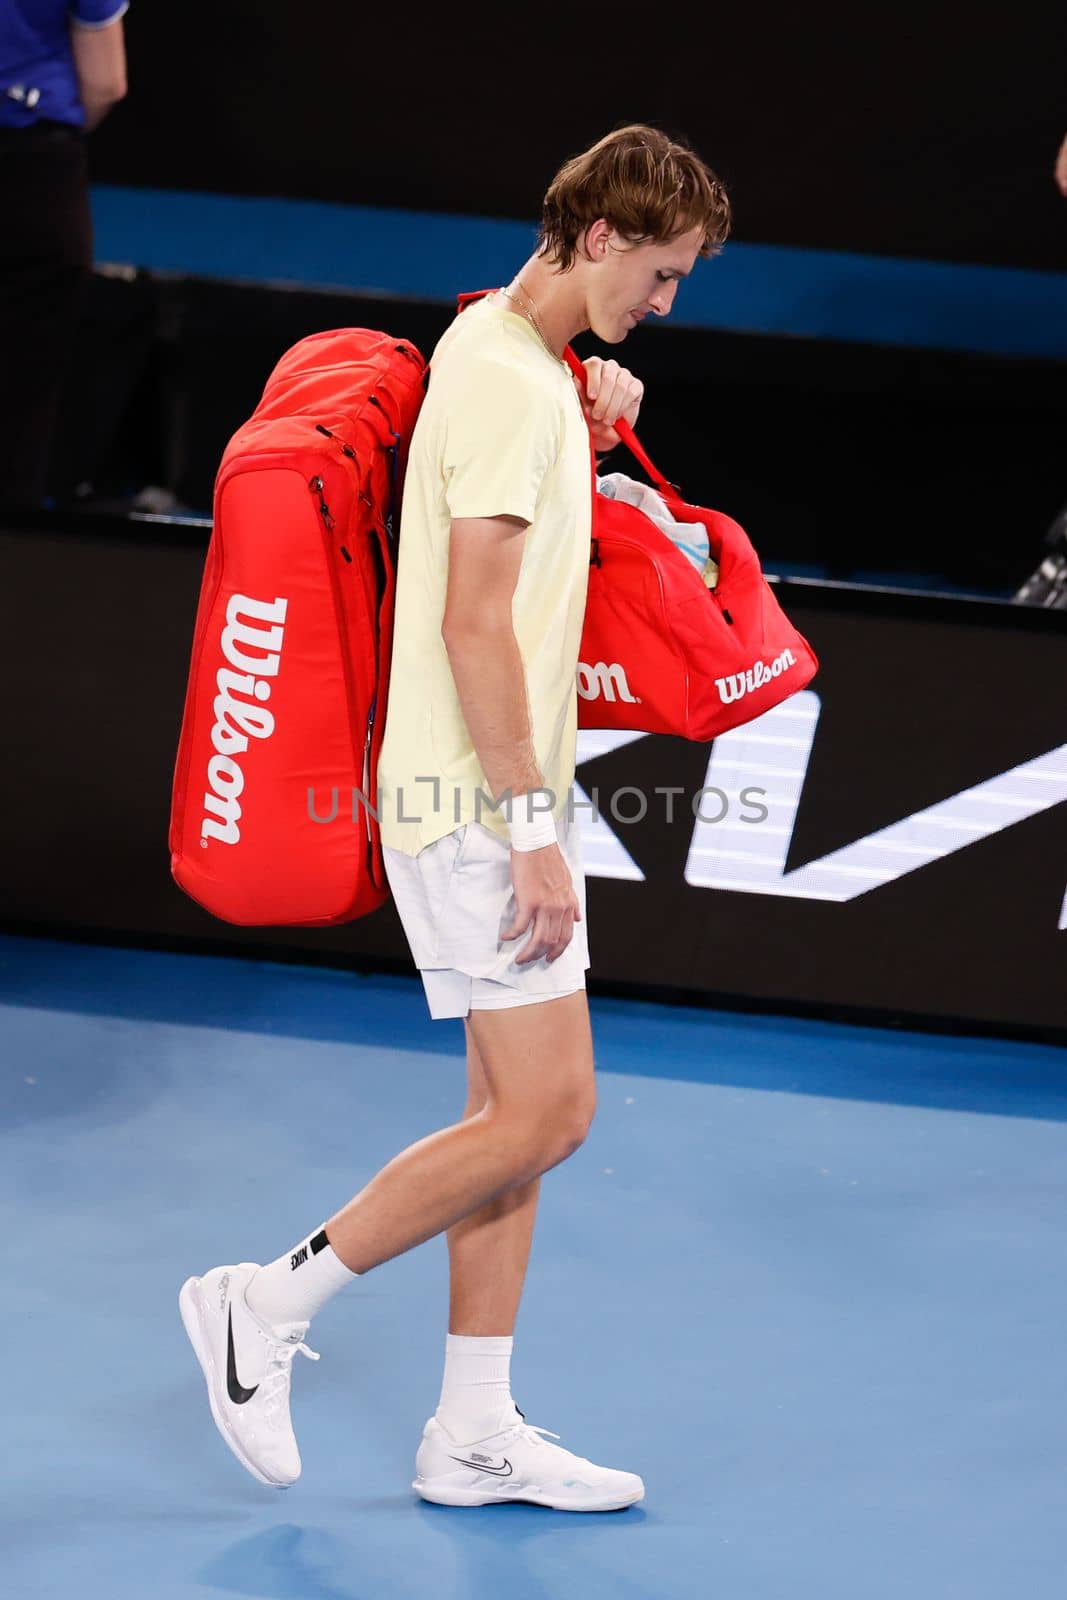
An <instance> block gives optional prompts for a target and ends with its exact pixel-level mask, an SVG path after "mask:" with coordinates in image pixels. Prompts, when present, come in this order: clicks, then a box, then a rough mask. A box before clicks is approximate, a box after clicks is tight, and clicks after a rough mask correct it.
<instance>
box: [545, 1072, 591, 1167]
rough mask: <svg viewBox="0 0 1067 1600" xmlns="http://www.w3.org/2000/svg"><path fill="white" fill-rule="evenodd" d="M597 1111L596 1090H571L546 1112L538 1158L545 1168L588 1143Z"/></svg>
mask: <svg viewBox="0 0 1067 1600" xmlns="http://www.w3.org/2000/svg"><path fill="white" fill-rule="evenodd" d="M595 1114H596V1092H595V1090H594V1089H592V1088H589V1089H584V1088H583V1089H581V1090H572V1091H568V1093H567V1094H566V1095H563V1096H560V1097H559V1099H558V1100H557V1101H556V1102H555V1104H554V1105H553V1106H552V1107H551V1108H550V1109H549V1110H547V1111H546V1113H545V1116H544V1117H543V1119H542V1120H541V1122H540V1125H539V1127H538V1139H537V1144H538V1150H537V1154H538V1159H539V1160H540V1162H541V1163H542V1170H543V1171H545V1172H547V1171H548V1169H549V1167H555V1166H558V1165H559V1163H560V1162H561V1161H566V1159H567V1157H568V1156H572V1155H574V1153H575V1151H576V1150H579V1149H580V1148H581V1147H582V1145H583V1144H584V1143H585V1141H586V1138H587V1137H588V1134H589V1129H590V1127H591V1126H592V1122H593V1117H594V1115H595Z"/></svg>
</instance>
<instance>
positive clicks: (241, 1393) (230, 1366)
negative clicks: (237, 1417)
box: [226, 1306, 259, 1406]
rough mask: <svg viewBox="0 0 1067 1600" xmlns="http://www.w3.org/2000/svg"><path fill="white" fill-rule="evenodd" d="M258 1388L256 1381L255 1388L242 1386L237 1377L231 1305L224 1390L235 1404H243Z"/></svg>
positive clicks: (231, 1308) (231, 1309)
mask: <svg viewBox="0 0 1067 1600" xmlns="http://www.w3.org/2000/svg"><path fill="white" fill-rule="evenodd" d="M258 1388H259V1384H258V1383H257V1384H256V1387H255V1389H246V1388H244V1387H243V1386H242V1384H241V1383H240V1381H239V1380H238V1377H237V1362H236V1360H235V1359H234V1354H233V1307H232V1306H231V1307H230V1314H229V1323H228V1325H227V1339H226V1392H227V1394H228V1395H229V1397H230V1399H231V1400H232V1401H233V1403H234V1405H235V1406H243V1405H244V1404H245V1403H246V1402H247V1401H249V1400H251V1398H252V1396H253V1395H254V1394H255V1392H256V1389H258Z"/></svg>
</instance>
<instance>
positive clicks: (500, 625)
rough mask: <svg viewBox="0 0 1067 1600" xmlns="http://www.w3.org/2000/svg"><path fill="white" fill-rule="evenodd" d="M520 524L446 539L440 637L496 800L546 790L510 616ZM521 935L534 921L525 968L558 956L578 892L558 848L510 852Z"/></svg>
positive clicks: (467, 529)
mask: <svg viewBox="0 0 1067 1600" xmlns="http://www.w3.org/2000/svg"><path fill="white" fill-rule="evenodd" d="M526 527H527V524H526V523H525V522H523V521H522V519H521V518H519V517H508V516H500V517H459V518H455V519H453V522H452V527H451V535H450V540H449V560H448V591H447V595H446V599H445V613H444V619H443V621H442V624H441V637H442V638H443V639H444V641H445V649H446V650H447V652H448V660H449V665H450V667H451V669H452V676H453V678H454V679H455V682H456V692H457V694H458V695H459V700H460V705H461V707H462V710H463V716H464V720H465V721H466V724H467V730H468V732H469V733H470V736H471V743H472V744H473V745H474V749H475V751H476V753H477V756H478V760H479V761H480V763H481V766H482V771H483V772H484V773H485V776H486V779H487V780H488V783H489V787H490V791H491V793H492V797H493V800H494V801H499V800H500V798H501V796H502V795H506V794H507V793H508V792H509V791H510V793H511V794H512V795H513V796H518V795H522V794H526V793H527V792H529V791H530V790H533V789H539V788H541V787H542V786H543V779H542V775H541V772H540V769H539V767H538V764H537V756H536V753H535V751H534V747H533V733H532V730H531V727H530V712H529V707H528V705H527V700H526V678H525V673H524V671H523V665H522V657H521V655H520V653H519V645H518V641H517V639H516V638H515V631H514V628H513V626H512V619H511V602H512V597H513V595H514V593H515V586H516V584H517V583H518V581H519V569H520V566H521V563H522V546H523V540H524V536H525V532H526ZM511 872H512V886H513V888H514V892H515V901H516V919H515V922H514V923H513V925H512V928H511V929H510V930H509V935H510V937H513V938H514V937H518V936H519V935H520V934H522V933H524V932H525V931H526V928H527V927H528V926H529V925H530V923H531V922H533V924H534V931H533V935H532V936H531V938H530V941H529V945H528V948H527V949H526V951H525V952H524V953H523V954H522V955H521V956H517V957H516V965H525V964H526V963H527V962H529V961H537V960H539V959H540V958H541V957H542V956H547V957H548V959H549V960H550V961H552V960H555V958H556V957H557V956H558V955H560V954H562V952H563V951H564V950H565V949H566V948H567V945H568V944H569V943H570V941H571V937H572V934H573V926H574V918H575V917H580V916H581V913H580V911H579V909H578V897H577V895H576V894H575V892H574V886H573V884H572V882H571V875H570V872H569V870H568V868H567V863H566V861H565V860H564V859H563V855H562V852H561V851H560V848H559V846H558V845H556V844H549V845H545V846H544V847H543V848H542V849H540V850H513V851H512V853H511Z"/></svg>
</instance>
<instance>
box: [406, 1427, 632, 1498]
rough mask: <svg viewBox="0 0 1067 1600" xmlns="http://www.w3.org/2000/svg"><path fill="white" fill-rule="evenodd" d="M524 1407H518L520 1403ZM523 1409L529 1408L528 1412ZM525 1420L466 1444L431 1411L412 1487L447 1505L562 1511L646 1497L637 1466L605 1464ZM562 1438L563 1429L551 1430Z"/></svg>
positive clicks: (416, 1460)
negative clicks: (510, 1503)
mask: <svg viewBox="0 0 1067 1600" xmlns="http://www.w3.org/2000/svg"><path fill="white" fill-rule="evenodd" d="M516 1410H518V1407H516ZM519 1415H520V1416H521V1415H522V1413H521V1412H520V1413H519ZM547 1433H548V1429H547V1428H537V1427H534V1426H533V1425H532V1424H531V1423H528V1422H527V1421H526V1420H525V1419H523V1420H522V1421H521V1422H515V1423H512V1424H510V1425H509V1426H508V1427H506V1428H504V1429H503V1430H502V1432H500V1433H494V1434H493V1435H492V1436H491V1437H490V1438H488V1439H478V1440H477V1441H476V1442H475V1443H474V1444H467V1443H463V1444H461V1443H460V1441H459V1440H457V1439H453V1437H452V1435H451V1434H450V1433H449V1432H447V1430H446V1429H445V1428H444V1427H442V1425H441V1423H440V1422H438V1420H437V1418H436V1417H431V1418H430V1420H429V1422H428V1423H427V1424H426V1427H425V1428H424V1430H423V1435H422V1443H421V1444H420V1446H419V1451H418V1455H417V1456H416V1458H415V1471H416V1473H417V1474H418V1476H417V1477H416V1479H415V1481H414V1483H413V1484H412V1485H411V1487H412V1488H413V1489H414V1490H415V1491H416V1493H417V1494H420V1495H421V1496H422V1498H423V1499H424V1500H432V1501H434V1503H435V1504H436V1505H439V1506H487V1505H495V1504H497V1503H499V1502H501V1501H504V1500H526V1501H529V1502H530V1503H531V1504H533V1505H537V1506H553V1507H554V1508H555V1509H556V1510H557V1511H619V1510H621V1509H622V1507H623V1506H632V1505H633V1504H634V1503H635V1502H636V1501H638V1500H643V1499H644V1496H645V1486H644V1484H643V1483H642V1482H641V1479H640V1478H639V1477H638V1476H637V1474H636V1472H617V1471H615V1469H614V1468H612V1467H597V1466H594V1465H593V1463H592V1462H591V1461H586V1459H585V1457H584V1456H576V1455H572V1454H571V1452H570V1451H569V1450H564V1449H563V1448H562V1446H561V1445H558V1444H549V1443H548V1439H545V1438H543V1437H542V1435H543V1434H547ZM549 1438H552V1439H558V1438H559V1434H558V1433H553V1434H549Z"/></svg>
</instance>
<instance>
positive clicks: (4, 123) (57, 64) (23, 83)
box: [0, 0, 129, 128]
mask: <svg viewBox="0 0 1067 1600" xmlns="http://www.w3.org/2000/svg"><path fill="white" fill-rule="evenodd" d="M128 5H129V0H73V3H68V0H5V3H4V4H2V5H0V127H2V128H28V127H30V126H31V125H32V124H33V123H35V122H40V121H48V122H67V123H70V124H71V125H72V126H73V127H76V128H80V127H84V125H85V111H84V109H83V107H82V103H81V94H80V93H79V90H78V76H77V73H76V72H75V70H74V57H73V54H72V51H71V47H70V30H71V26H72V25H73V26H74V27H78V28H106V27H109V26H110V24H111V23H113V22H117V21H118V20H119V18H120V17H122V16H125V14H126V11H127V9H128Z"/></svg>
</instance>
